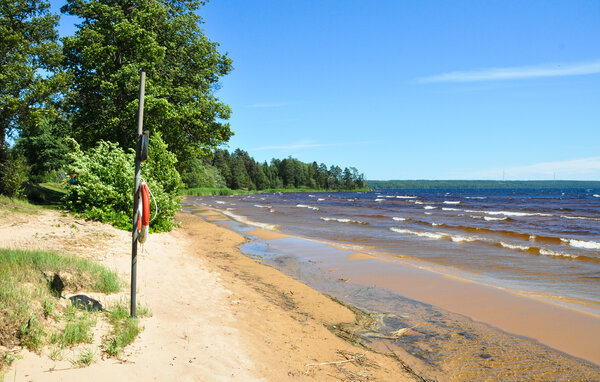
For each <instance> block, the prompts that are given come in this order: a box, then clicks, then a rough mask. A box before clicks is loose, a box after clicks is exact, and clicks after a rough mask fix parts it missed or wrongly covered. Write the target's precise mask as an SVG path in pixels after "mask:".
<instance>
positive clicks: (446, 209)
mask: <svg viewBox="0 0 600 382" xmlns="http://www.w3.org/2000/svg"><path fill="white" fill-rule="evenodd" d="M442 211H462V210H461V209H460V208H451V207H442Z"/></svg>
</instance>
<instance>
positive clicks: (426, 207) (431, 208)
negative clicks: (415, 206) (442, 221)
mask: <svg viewBox="0 0 600 382" xmlns="http://www.w3.org/2000/svg"><path fill="white" fill-rule="evenodd" d="M423 208H424V209H426V210H433V209H436V208H437V207H434V206H425V207H423Z"/></svg>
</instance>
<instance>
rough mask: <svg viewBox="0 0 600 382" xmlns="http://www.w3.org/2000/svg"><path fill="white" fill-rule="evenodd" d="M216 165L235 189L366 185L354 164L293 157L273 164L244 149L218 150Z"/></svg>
mask: <svg viewBox="0 0 600 382" xmlns="http://www.w3.org/2000/svg"><path fill="white" fill-rule="evenodd" d="M212 165H213V166H214V167H216V168H217V169H218V170H219V172H220V173H221V175H222V176H223V178H225V180H226V184H227V187H228V188H230V189H234V190H237V189H244V190H268V189H281V188H291V189H302V188H309V189H316V190H356V189H363V188H365V177H364V175H363V174H359V172H358V170H357V169H356V168H354V167H350V168H345V169H344V170H342V169H341V168H340V167H339V166H331V167H330V168H329V169H327V166H325V164H323V163H321V165H317V162H313V163H303V162H301V161H299V160H298V159H295V158H292V157H289V158H286V159H283V160H279V159H273V160H272V161H271V164H270V165H268V164H267V163H266V162H265V163H263V164H260V163H258V162H256V161H255V160H254V158H252V157H250V156H249V155H248V153H247V152H245V151H243V150H240V149H237V150H235V151H234V152H233V153H231V154H230V153H229V152H228V151H227V150H216V151H215V153H214V156H213V160H212Z"/></svg>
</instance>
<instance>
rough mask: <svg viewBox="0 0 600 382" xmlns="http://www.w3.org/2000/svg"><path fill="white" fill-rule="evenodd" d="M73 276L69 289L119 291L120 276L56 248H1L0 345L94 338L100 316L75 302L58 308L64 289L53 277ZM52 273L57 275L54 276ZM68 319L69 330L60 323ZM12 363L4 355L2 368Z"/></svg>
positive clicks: (33, 347)
mask: <svg viewBox="0 0 600 382" xmlns="http://www.w3.org/2000/svg"><path fill="white" fill-rule="evenodd" d="M55 274H63V275H64V274H68V275H69V280H68V282H67V283H66V285H64V288H66V289H68V290H69V291H72V292H77V291H80V290H85V291H90V292H101V293H113V292H118V291H119V290H120V289H121V284H120V281H119V278H118V276H117V274H116V273H115V272H113V271H110V270H108V269H106V268H104V267H102V266H100V265H98V264H95V263H93V262H91V261H89V260H87V259H82V258H77V257H74V256H66V255H61V254H59V253H56V252H47V251H36V250H17V249H0V345H2V346H5V347H8V348H10V347H13V346H14V345H21V346H24V347H26V348H28V349H30V350H32V351H35V352H38V351H40V349H41V347H42V346H44V345H46V344H47V343H49V342H52V343H58V344H60V345H61V346H62V347H64V346H68V345H73V344H77V343H81V342H90V341H91V328H92V327H93V326H94V325H95V323H96V318H95V317H92V316H91V315H90V313H88V312H78V311H77V309H75V308H74V307H72V306H69V307H67V309H66V312H64V314H62V315H61V313H62V312H58V311H57V310H58V309H57V306H58V303H57V302H58V298H59V295H60V291H57V290H55V289H53V287H52V276H53V275H55ZM51 275H52V276H51ZM62 321H65V324H64V329H61V327H62V325H61V324H59V322H62ZM7 364H9V362H8V360H7V357H0V369H1V368H2V367H3V366H5V365H7Z"/></svg>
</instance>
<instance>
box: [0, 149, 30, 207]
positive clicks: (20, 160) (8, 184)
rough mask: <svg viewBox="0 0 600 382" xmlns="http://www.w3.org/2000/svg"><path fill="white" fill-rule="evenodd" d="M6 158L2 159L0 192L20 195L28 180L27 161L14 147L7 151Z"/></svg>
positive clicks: (13, 195)
mask: <svg viewBox="0 0 600 382" xmlns="http://www.w3.org/2000/svg"><path fill="white" fill-rule="evenodd" d="M5 154H7V155H6V158H5V159H6V160H5V161H4V162H2V161H0V194H3V195H6V196H9V197H19V196H22V194H23V184H24V183H25V182H26V181H27V161H26V160H25V158H24V157H23V156H22V155H20V154H18V153H17V152H16V151H15V150H14V149H13V150H9V151H8V153H5Z"/></svg>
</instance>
